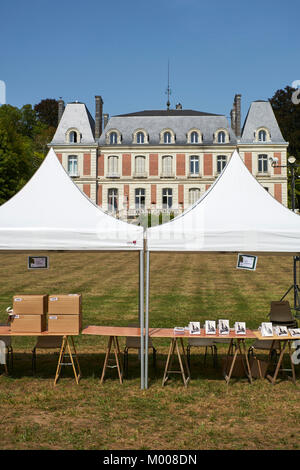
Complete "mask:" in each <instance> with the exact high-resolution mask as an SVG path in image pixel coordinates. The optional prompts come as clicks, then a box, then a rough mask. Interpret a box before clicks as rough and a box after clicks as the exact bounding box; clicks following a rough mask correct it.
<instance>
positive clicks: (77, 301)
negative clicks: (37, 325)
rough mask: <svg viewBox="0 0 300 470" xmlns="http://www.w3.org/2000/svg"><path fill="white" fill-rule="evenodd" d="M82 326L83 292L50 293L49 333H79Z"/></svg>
mask: <svg viewBox="0 0 300 470" xmlns="http://www.w3.org/2000/svg"><path fill="white" fill-rule="evenodd" d="M81 326H82V303H81V294H69V295H49V302H48V331H49V333H63V332H68V333H75V334H79V333H80V330H81Z"/></svg>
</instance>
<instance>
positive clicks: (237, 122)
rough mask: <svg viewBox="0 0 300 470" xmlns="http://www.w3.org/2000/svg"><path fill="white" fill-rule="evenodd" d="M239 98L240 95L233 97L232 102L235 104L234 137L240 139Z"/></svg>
mask: <svg viewBox="0 0 300 470" xmlns="http://www.w3.org/2000/svg"><path fill="white" fill-rule="evenodd" d="M241 96H242V95H239V94H238V95H235V97H234V102H235V113H236V114H235V135H236V136H237V137H241Z"/></svg>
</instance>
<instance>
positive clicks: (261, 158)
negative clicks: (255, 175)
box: [258, 155, 268, 173]
mask: <svg viewBox="0 0 300 470" xmlns="http://www.w3.org/2000/svg"><path fill="white" fill-rule="evenodd" d="M258 172H259V173H267V172H268V155H258Z"/></svg>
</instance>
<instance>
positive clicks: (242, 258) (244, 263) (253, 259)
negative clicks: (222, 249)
mask: <svg viewBox="0 0 300 470" xmlns="http://www.w3.org/2000/svg"><path fill="white" fill-rule="evenodd" d="M256 264H257V256H254V255H243V254H241V253H239V254H238V259H237V265H236V267H237V269H248V270H249V271H255V269H256Z"/></svg>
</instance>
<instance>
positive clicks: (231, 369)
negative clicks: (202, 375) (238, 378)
mask: <svg viewBox="0 0 300 470" xmlns="http://www.w3.org/2000/svg"><path fill="white" fill-rule="evenodd" d="M231 343H232V344H231ZM233 345H234V347H235V353H234V356H233V358H232V362H231V366H230V370H229V374H228V375H227V373H226V372H227V364H228V357H227V359H226V368H225V380H226V383H227V385H228V384H229V381H230V379H231V374H232V372H233V368H234V364H235V361H236V358H237V355H238V351H239V350H238V347H237V345H236V344H234V343H233V340H231V342H230V346H229V350H231V351H233Z"/></svg>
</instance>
